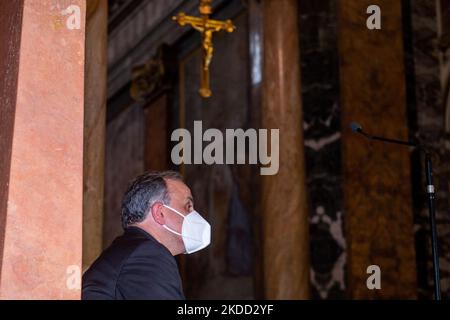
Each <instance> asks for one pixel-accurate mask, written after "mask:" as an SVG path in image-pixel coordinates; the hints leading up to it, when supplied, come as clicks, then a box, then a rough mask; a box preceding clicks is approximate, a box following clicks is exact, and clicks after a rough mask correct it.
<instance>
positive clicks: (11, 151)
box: [0, 0, 86, 299]
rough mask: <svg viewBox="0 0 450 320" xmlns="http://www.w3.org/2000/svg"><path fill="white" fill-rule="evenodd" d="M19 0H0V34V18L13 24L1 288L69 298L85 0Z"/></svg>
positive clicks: (74, 283)
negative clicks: (12, 122) (68, 0)
mask: <svg viewBox="0 0 450 320" xmlns="http://www.w3.org/2000/svg"><path fill="white" fill-rule="evenodd" d="M13 3H14V4H13ZM21 3H22V2H21V1H14V2H13V1H11V2H10V1H2V2H1V4H0V37H2V38H3V37H4V36H5V35H4V33H3V31H4V24H5V23H6V24H9V23H11V22H14V25H12V24H10V28H7V29H9V30H10V31H12V32H11V33H10V35H11V38H10V40H11V41H10V42H9V43H11V44H12V45H11V46H8V48H7V50H9V51H8V54H7V57H8V59H9V61H12V62H13V63H12V64H11V68H12V70H11V72H12V73H11V75H12V77H14V78H16V79H17V80H16V81H12V85H11V89H12V90H11V91H10V92H9V94H10V96H9V97H8V96H7V95H4V94H5V92H4V91H3V88H4V83H3V82H0V83H1V84H2V85H1V87H2V88H1V89H2V91H1V99H2V101H4V100H3V99H5V101H6V103H7V117H8V118H9V119H8V123H7V124H6V125H5V126H4V123H3V120H4V119H5V118H4V116H3V112H2V113H1V116H0V118H1V119H2V121H1V125H2V127H1V128H0V132H1V135H0V140H1V141H2V146H3V141H4V139H5V137H6V140H9V142H8V143H7V144H5V146H6V147H7V148H6V150H4V149H2V152H1V153H3V152H5V153H6V154H8V155H10V157H9V159H6V162H9V166H8V169H7V171H8V172H7V174H6V175H5V174H4V172H3V170H4V167H3V164H4V162H3V160H5V159H4V157H2V163H1V165H0V167H2V176H1V177H0V178H1V179H5V177H6V179H7V180H6V183H5V181H2V186H6V191H4V192H5V195H2V197H1V198H0V200H1V201H2V203H1V206H0V208H1V211H0V214H1V221H2V223H1V229H0V239H1V243H2V246H1V248H0V249H1V251H0V257H1V260H0V261H1V266H0V268H1V270H0V272H1V273H0V298H1V299H78V298H79V297H80V282H81V256H82V253H81V250H82V245H81V243H82V239H81V238H82V196H83V185H82V184H83V108H84V101H83V100H84V41H85V28H84V21H85V3H86V2H85V1H81V0H72V1H70V3H68V2H66V1H54V0H39V1H36V0H25V1H24V2H23V6H22V5H21ZM69 5H71V6H70V8H69V10H68V11H65V12H66V15H64V14H63V13H62V11H63V10H65V9H67V8H68V7H69ZM5 8H6V10H4V9H5ZM20 16H22V19H20ZM69 27H70V28H69ZM20 28H21V33H20V31H19V32H18V30H20ZM15 36H18V37H19V38H20V47H19V46H17V40H18V39H16V38H17V37H15ZM6 37H8V35H6ZM2 40H3V39H2ZM4 47H5V46H2V48H4ZM3 54H4V51H3V49H0V57H1V56H3ZM16 59H18V60H16ZM16 61H17V63H16ZM0 66H2V67H4V64H3V62H0ZM17 66H18V70H17V71H18V72H17V73H16V75H17V76H15V75H14V73H15V72H16V69H17V68H16V67H17ZM6 74H8V72H7V73H6ZM13 80H14V79H13ZM14 83H17V86H16V87H17V89H16V90H15V89H14V87H15V85H14ZM14 91H16V92H17V94H15V92H14ZM2 104H3V102H2ZM11 121H14V126H12V125H11ZM2 190H3V188H2ZM5 201H6V204H5V203H4V202H5Z"/></svg>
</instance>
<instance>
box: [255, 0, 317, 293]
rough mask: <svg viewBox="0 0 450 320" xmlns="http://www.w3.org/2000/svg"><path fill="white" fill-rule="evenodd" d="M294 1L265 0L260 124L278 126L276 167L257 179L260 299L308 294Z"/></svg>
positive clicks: (270, 126) (298, 70)
mask: <svg viewBox="0 0 450 320" xmlns="http://www.w3.org/2000/svg"><path fill="white" fill-rule="evenodd" d="M298 14H299V13H298V5H297V1H296V0H285V1H276V0H265V1H264V2H263V19H264V26H263V27H264V31H263V34H264V40H263V42H264V44H263V52H264V59H263V60H264V61H263V70H264V71H263V81H264V84H263V93H262V99H263V102H262V112H261V122H262V128H267V129H279V130H280V143H279V152H280V153H279V171H278V173H277V174H276V175H272V176H262V177H261V186H262V189H261V214H262V216H261V219H262V241H263V244H262V257H263V266H262V267H263V272H262V274H263V277H264V280H263V281H264V297H265V298H267V299H306V298H308V297H309V242H308V230H309V220H308V211H307V203H306V198H307V197H306V192H307V191H306V185H305V160H304V148H303V126H302V124H303V117H302V102H301V95H300V93H301V87H300V85H301V84H300V66H299V62H300V56H299V41H298V38H299V37H298V34H299V30H298Z"/></svg>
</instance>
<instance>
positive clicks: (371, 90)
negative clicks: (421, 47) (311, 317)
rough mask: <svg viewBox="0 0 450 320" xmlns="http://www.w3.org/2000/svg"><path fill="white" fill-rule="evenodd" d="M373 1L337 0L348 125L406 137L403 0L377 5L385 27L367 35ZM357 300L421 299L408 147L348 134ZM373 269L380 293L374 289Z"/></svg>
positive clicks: (348, 209) (347, 192)
mask: <svg viewBox="0 0 450 320" xmlns="http://www.w3.org/2000/svg"><path fill="white" fill-rule="evenodd" d="M371 4H373V1H370V0H347V1H339V21H338V24H339V30H338V35H339V46H340V48H339V54H340V77H341V108H342V111H341V112H342V126H343V128H345V127H348V124H349V123H350V122H351V121H358V122H360V123H361V124H362V125H363V127H364V128H365V129H366V130H367V131H368V132H372V133H374V134H375V133H376V134H378V135H383V136H388V137H396V138H400V139H407V129H408V128H407V118H406V102H405V101H406V97H405V71H404V56H403V34H402V10H401V9H402V8H401V1H392V0H382V1H377V4H378V5H379V6H380V7H381V13H382V29H381V30H368V29H367V27H366V19H367V17H368V15H366V14H365V12H366V9H367V7H368V6H369V5H371ZM342 148H343V172H344V186H343V189H344V198H345V216H346V227H347V230H346V233H347V242H348V281H349V293H350V297H351V298H356V299H361V298H383V299H389V298H415V297H416V271H415V270H416V264H415V252H414V240H413V229H412V210H411V190H410V189H411V187H410V184H411V179H410V158H409V152H408V149H407V148H404V147H401V146H396V145H386V144H382V143H377V142H374V143H369V142H368V141H366V140H365V139H363V138H361V137H360V136H355V135H353V134H352V133H350V132H349V130H348V129H347V130H344V133H343V137H342ZM369 265H378V266H380V268H381V290H368V288H367V286H366V280H367V278H368V276H369V275H368V274H367V273H366V270H367V267H368V266H369Z"/></svg>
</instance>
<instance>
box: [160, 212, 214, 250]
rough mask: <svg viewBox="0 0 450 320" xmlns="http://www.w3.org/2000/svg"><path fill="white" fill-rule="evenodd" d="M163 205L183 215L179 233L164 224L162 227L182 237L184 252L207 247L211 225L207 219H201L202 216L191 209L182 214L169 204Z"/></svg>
mask: <svg viewBox="0 0 450 320" xmlns="http://www.w3.org/2000/svg"><path fill="white" fill-rule="evenodd" d="M163 206H164V207H166V208H167V209H170V210H172V211H173V212H175V213H176V214H178V215H180V216H181V217H183V225H182V226H181V234H180V233H178V232H176V231H174V230H172V229H170V228H169V227H167V226H166V225H163V227H164V228H166V229H167V230H168V231H170V232H172V233H174V234H177V235H179V236H181V238H182V239H183V243H184V248H185V249H186V252H185V253H194V252H196V251H199V250H201V249H203V248H205V247H207V246H208V245H209V244H210V242H211V226H210V225H209V223H208V221H206V220H205V219H203V217H202V216H201V215H200V214H199V213H198V212H197V211H192V212H190V213H189V214H187V215H186V216H184V215H182V214H181V213H180V212H178V211H177V210H175V209H173V208H171V207H169V206H166V205H163Z"/></svg>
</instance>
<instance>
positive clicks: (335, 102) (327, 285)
mask: <svg viewBox="0 0 450 320" xmlns="http://www.w3.org/2000/svg"><path fill="white" fill-rule="evenodd" d="M299 11H300V51H301V53H300V55H301V76H302V99H303V114H304V123H303V127H304V133H305V155H306V174H307V186H308V190H309V200H310V216H311V218H310V219H311V220H310V223H311V225H310V239H311V284H312V286H311V287H312V297H313V298H316V299H341V298H345V288H346V287H345V285H346V282H345V264H346V244H345V238H344V233H343V211H342V189H341V183H342V181H341V178H342V172H341V160H340V159H341V151H340V147H341V143H340V139H341V134H340V110H339V73H338V67H339V66H338V55H337V36H336V23H337V21H336V20H337V18H336V1H333V0H323V1H311V0H300V1H299Z"/></svg>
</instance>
